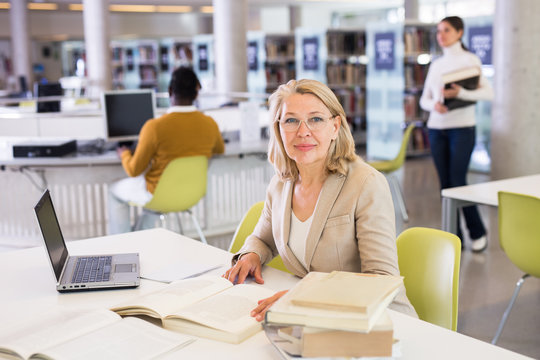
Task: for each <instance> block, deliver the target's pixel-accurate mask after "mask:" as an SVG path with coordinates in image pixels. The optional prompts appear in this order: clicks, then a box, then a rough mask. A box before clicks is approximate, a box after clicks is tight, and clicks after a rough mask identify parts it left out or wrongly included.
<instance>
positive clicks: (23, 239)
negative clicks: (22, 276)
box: [0, 137, 274, 246]
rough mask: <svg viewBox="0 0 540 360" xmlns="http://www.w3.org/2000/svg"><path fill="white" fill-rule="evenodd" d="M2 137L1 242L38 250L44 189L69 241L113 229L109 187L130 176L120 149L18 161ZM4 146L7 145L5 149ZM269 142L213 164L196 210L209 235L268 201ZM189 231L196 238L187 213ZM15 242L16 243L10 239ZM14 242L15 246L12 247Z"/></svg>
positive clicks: (229, 148) (237, 148)
mask: <svg viewBox="0 0 540 360" xmlns="http://www.w3.org/2000/svg"><path fill="white" fill-rule="evenodd" d="M2 140H3V138H1V137H0V166H1V167H0V169H1V170H4V171H0V187H1V188H3V189H9V191H6V192H4V196H3V198H2V201H1V202H0V244H2V243H4V244H7V245H10V244H11V243H16V244H18V246H35V245H38V244H39V243H40V240H39V232H38V228H37V226H36V222H35V219H34V214H33V213H32V212H31V211H28V209H31V208H32V207H33V206H34V205H35V202H36V201H37V199H39V196H40V194H41V193H42V191H43V189H44V188H49V189H50V190H51V194H52V197H53V200H54V201H55V203H56V204H62V206H59V211H58V218H59V221H60V224H61V225H62V227H63V229H64V230H65V236H67V238H68V239H81V238H89V237H96V236H102V235H105V234H106V228H107V200H108V199H107V194H108V185H109V184H111V183H113V182H114V181H117V180H119V179H122V178H125V177H126V174H125V172H124V169H123V168H122V166H121V163H120V159H119V158H118V156H117V154H116V152H115V151H109V152H106V153H103V154H95V155H81V154H77V155H70V156H65V157H60V158H13V157H12V156H11V146H8V145H5V143H2ZM2 145H4V146H3V147H2ZM267 146H268V145H267V140H266V139H262V140H260V141H255V142H249V143H241V142H231V143H228V144H226V146H225V154H223V155H219V156H215V157H213V158H212V159H211V160H210V162H209V168H208V183H207V192H206V196H205V197H204V198H203V199H202V200H201V201H200V202H199V204H197V205H196V206H195V208H194V213H195V214H196V215H197V216H198V219H199V222H200V223H201V226H202V227H203V231H204V232H205V234H206V235H207V236H212V235H215V234H221V233H228V232H232V231H234V229H235V228H236V226H237V224H238V222H239V221H240V219H242V216H243V215H244V213H245V211H247V209H249V207H250V206H251V205H252V204H254V203H255V202H257V201H261V200H264V196H265V192H266V187H267V185H268V182H269V181H270V178H271V177H272V176H273V174H274V171H273V169H272V167H271V166H270V164H269V163H268V161H267V160H266V156H265V154H266V151H267ZM181 218H182V220H183V224H185V226H184V230H185V231H186V232H187V233H188V234H196V231H195V229H194V228H193V225H192V221H191V220H190V219H189V218H187V217H186V216H185V215H183V214H182V215H181ZM10 239H13V240H10ZM10 242H11V243H10Z"/></svg>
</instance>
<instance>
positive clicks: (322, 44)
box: [295, 28, 368, 144]
mask: <svg viewBox="0 0 540 360" xmlns="http://www.w3.org/2000/svg"><path fill="white" fill-rule="evenodd" d="M295 37H296V38H295V45H296V49H295V54H296V57H295V60H296V73H297V78H299V79H302V78H309V79H315V80H318V81H320V82H323V83H326V84H327V85H328V86H329V87H330V88H331V89H332V90H333V91H334V93H335V94H336V95H337V97H338V99H339V100H340V102H341V104H342V105H343V108H344V110H345V113H346V115H347V121H348V122H349V124H350V126H351V128H352V131H353V135H355V139H356V141H357V144H364V143H365V131H366V105H365V104H366V68H367V63H368V61H367V56H366V35H365V31H364V30H359V29H350V30H337V29H329V30H315V29H307V28H298V29H296V31H295Z"/></svg>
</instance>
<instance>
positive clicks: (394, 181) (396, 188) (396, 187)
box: [390, 175, 409, 222]
mask: <svg viewBox="0 0 540 360" xmlns="http://www.w3.org/2000/svg"><path fill="white" fill-rule="evenodd" d="M390 183H391V184H392V187H393V188H394V193H395V194H396V202H397V205H398V207H399V211H400V212H401V216H402V218H403V221H404V222H408V221H409V214H408V213H407V207H406V206H405V199H404V198H403V191H401V186H400V185H399V180H398V179H397V177H396V176H395V175H390Z"/></svg>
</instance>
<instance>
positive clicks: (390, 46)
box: [375, 32, 396, 70]
mask: <svg viewBox="0 0 540 360" xmlns="http://www.w3.org/2000/svg"><path fill="white" fill-rule="evenodd" d="M395 44H396V42H395V37H394V33H392V32H386V33H376V34H375V69H376V70H394V68H395V66H396V64H395Z"/></svg>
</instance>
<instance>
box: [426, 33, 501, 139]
mask: <svg viewBox="0 0 540 360" xmlns="http://www.w3.org/2000/svg"><path fill="white" fill-rule="evenodd" d="M471 66H478V67H481V66H482V63H481V62H480V59H479V58H478V56H476V55H475V54H473V53H471V52H469V51H466V50H463V48H462V47H461V43H460V42H459V41H458V42H456V43H455V44H453V45H451V46H449V47H446V48H443V56H442V57H440V58H438V59H436V60H435V61H433V62H432V64H431V65H430V67H429V71H428V74H427V77H426V82H425V83H424V91H423V92H422V97H421V98H420V106H421V107H422V109H424V110H426V111H430V115H429V119H428V123H427V126H428V128H431V129H451V128H460V127H468V126H474V125H475V119H474V108H475V107H474V105H471V106H465V107H462V108H457V109H454V110H451V111H448V112H447V113H445V114H440V113H438V112H437V111H435V110H434V109H435V104H436V103H437V102H442V101H443V96H442V91H443V87H444V84H443V82H442V75H443V74H445V73H448V72H452V71H456V70H459V69H463V68H466V67H471ZM457 98H458V99H463V100H471V101H476V100H491V99H492V98H493V89H492V88H491V85H490V84H489V82H488V81H487V80H486V79H485V78H484V77H483V76H482V75H481V76H480V83H479V86H478V88H477V89H475V90H467V89H463V88H462V89H461V90H460V91H459V93H458V95H457Z"/></svg>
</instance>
